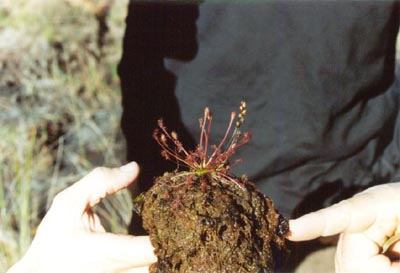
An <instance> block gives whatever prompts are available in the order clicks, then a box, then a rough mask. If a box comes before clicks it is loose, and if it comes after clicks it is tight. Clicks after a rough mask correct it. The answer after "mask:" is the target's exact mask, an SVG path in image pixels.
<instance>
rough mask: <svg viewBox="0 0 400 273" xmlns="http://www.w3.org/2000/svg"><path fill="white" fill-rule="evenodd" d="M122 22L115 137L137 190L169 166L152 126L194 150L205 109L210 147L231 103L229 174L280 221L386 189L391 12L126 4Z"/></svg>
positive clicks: (390, 141)
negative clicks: (250, 185) (241, 142)
mask: <svg viewBox="0 0 400 273" xmlns="http://www.w3.org/2000/svg"><path fill="white" fill-rule="evenodd" d="M126 22H127V29H126V35H125V38H124V51H123V52H124V53H123V56H122V60H121V63H120V65H119V74H120V77H121V86H122V94H123V108H124V111H123V117H122V128H123V131H124V134H125V136H126V139H127V143H128V159H129V160H136V161H138V162H139V164H140V165H141V166H142V168H141V169H142V180H141V181H140V182H141V183H144V184H142V187H143V190H145V189H146V188H147V187H148V186H149V184H145V183H148V182H150V181H151V179H152V177H153V176H155V175H160V174H162V172H163V171H164V170H165V168H166V167H167V166H166V165H165V161H164V159H162V158H161V157H160V148H159V147H158V146H157V144H156V143H155V142H154V140H153V139H152V137H151V135H152V132H153V130H154V129H155V128H156V126H157V123H156V120H157V119H158V118H160V117H163V118H164V120H165V124H166V125H167V127H168V128H169V129H173V130H175V131H176V132H178V133H179V134H180V137H181V138H184V142H185V143H187V145H188V146H191V147H194V145H195V143H196V141H195V140H196V139H198V136H199V125H198V118H199V117H201V116H202V113H203V109H204V107H205V106H209V107H210V108H211V110H212V111H213V114H214V115H213V116H214V121H213V129H212V137H213V141H212V143H219V140H220V139H221V138H222V135H223V133H224V131H225V129H226V127H227V124H228V120H229V117H230V112H231V111H232V110H236V109H237V106H238V105H239V103H240V101H241V100H245V101H246V102H247V105H248V116H247V120H246V123H245V125H244V128H243V130H250V131H252V132H253V139H252V141H251V142H250V144H249V145H246V146H245V147H243V148H242V149H241V151H240V152H239V153H238V156H240V157H241V158H243V160H244V162H243V163H242V164H240V165H238V166H237V167H235V168H234V169H233V172H234V173H235V174H237V175H241V174H242V173H246V174H247V175H248V176H249V177H250V179H251V180H253V181H255V182H256V183H257V184H258V187H259V188H261V189H262V190H263V191H264V193H265V194H266V195H268V196H270V197H271V198H272V199H273V200H274V202H275V203H276V206H277V208H278V210H280V211H281V212H282V213H284V215H285V216H286V217H289V216H290V215H291V214H292V213H293V211H294V209H295V208H296V207H297V208H301V211H300V213H303V212H306V211H310V210H314V209H317V208H319V207H321V206H323V205H325V203H324V202H325V201H326V200H328V199H329V200H330V201H337V200H338V199H340V198H343V197H344V192H345V191H346V190H348V189H358V188H363V187H367V186H370V185H372V184H374V183H382V182H388V181H389V180H392V179H394V175H395V173H396V170H397V169H398V166H399V164H400V161H399V152H400V151H399V138H398V129H399V128H397V129H396V128H395V127H396V119H397V116H398V112H399V105H398V104H399V92H398V84H397V83H396V81H395V74H394V72H395V44H396V43H395V41H396V35H397V31H398V22H399V14H398V6H397V3H392V2H389V1H382V2H380V1H371V2H368V1H354V2H349V1H339V2H335V1H326V2H325V1H311V2H304V1H298V2H296V1H290V2H289V1H266V2H262V1H254V2H253V1H249V2H248V3H247V4H244V1H243V2H241V3H238V2H236V3H232V4H228V3H227V2H224V3H215V2H214V3H213V2H212V3H207V1H205V2H203V3H201V4H199V5H198V4H197V3H194V2H192V3H191V4H182V2H178V3H174V4H171V3H170V4H168V3H167V4H165V2H164V4H162V3H161V2H157V1H156V2H147V1H146V2H138V1H131V4H130V5H129V14H128V17H127V21H126ZM160 168H161V169H160ZM169 168H171V167H169ZM172 168H173V167H172ZM304 200H307V202H302V201H304ZM310 200H312V202H309V201H310ZM304 204H305V206H304ZM311 206H312V207H311Z"/></svg>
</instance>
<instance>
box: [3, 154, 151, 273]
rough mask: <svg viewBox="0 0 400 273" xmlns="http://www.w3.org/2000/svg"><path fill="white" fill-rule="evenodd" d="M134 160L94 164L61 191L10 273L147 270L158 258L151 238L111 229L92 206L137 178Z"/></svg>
mask: <svg viewBox="0 0 400 273" xmlns="http://www.w3.org/2000/svg"><path fill="white" fill-rule="evenodd" d="M138 172H139V168H138V166H137V164H136V163H134V162H132V163H130V164H127V165H125V166H122V167H121V168H115V169H108V168H96V169H95V170H93V171H92V172H90V173H89V174H88V175H87V176H85V177H84V178H82V179H81V180H80V181H78V182H77V183H75V184H74V185H72V186H71V187H69V188H67V189H66V190H64V191H63V192H61V193H59V194H58V195H57V196H56V197H55V198H54V200H53V204H52V206H51V208H50V210H49V211H48V213H47V214H46V216H45V217H44V219H43V221H42V222H41V224H40V225H39V228H38V230H37V234H36V237H35V239H34V240H33V242H32V244H31V246H30V248H29V249H28V251H27V253H26V254H25V256H24V257H23V258H22V259H21V260H20V261H19V262H18V263H17V264H15V265H14V266H13V267H12V268H11V269H10V270H9V271H8V273H19V272H31V273H54V272H57V273H63V272H68V273H70V272H75V273H79V272H82V273H83V272H84V273H91V272H93V273H106V272H148V265H149V264H151V263H154V262H155V261H156V258H155V256H154V254H153V247H152V246H151V244H150V241H149V239H148V237H147V236H142V237H133V236H128V235H118V234H112V233H107V232H106V231H105V230H104V227H103V226H102V225H101V223H100V219H99V217H98V216H97V215H96V214H94V213H93V212H92V211H91V208H92V207H94V206H95V205H97V204H99V203H100V202H101V200H102V199H103V198H105V197H106V196H108V195H112V194H114V193H116V192H118V191H120V190H122V189H124V188H126V187H127V186H128V185H129V184H131V183H132V181H133V180H135V179H136V177H137V175H138Z"/></svg>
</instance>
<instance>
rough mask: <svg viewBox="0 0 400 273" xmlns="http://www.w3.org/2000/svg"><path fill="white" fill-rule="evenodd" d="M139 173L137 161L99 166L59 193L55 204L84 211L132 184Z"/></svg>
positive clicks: (71, 210) (72, 210) (71, 209)
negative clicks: (118, 165) (117, 166)
mask: <svg viewBox="0 0 400 273" xmlns="http://www.w3.org/2000/svg"><path fill="white" fill-rule="evenodd" d="M138 173H139V167H138V165H137V163H136V162H131V163H129V164H127V165H124V166H122V167H120V168H113V169H110V168H105V167H98V168H96V169H94V170H93V171H91V172H90V173H89V174H88V175H86V176H85V177H84V178H82V179H81V180H80V181H78V182H76V183H75V184H74V185H72V186H71V187H69V188H67V189H66V190H64V191H63V192H61V193H59V194H58V195H57V196H56V197H55V199H54V201H53V205H54V204H57V205H60V204H61V206H64V207H67V208H68V210H69V211H70V212H74V211H75V210H74V209H73V208H76V209H78V210H80V211H81V212H84V211H85V210H86V209H87V208H90V207H93V206H95V205H97V204H98V203H99V202H101V200H102V199H103V198H105V197H106V196H108V195H112V194H114V193H116V192H118V191H120V190H122V189H124V188H126V187H127V186H128V185H129V184H131V183H132V182H133V181H134V180H135V179H136V177H137V175H138Z"/></svg>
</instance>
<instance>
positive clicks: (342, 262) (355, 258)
mask: <svg viewBox="0 0 400 273" xmlns="http://www.w3.org/2000/svg"><path fill="white" fill-rule="evenodd" d="M379 252H380V247H379V246H378V245H377V244H376V243H375V242H373V241H371V240H370V239H369V238H368V237H366V236H365V234H363V233H347V234H341V236H340V239H339V242H338V245H337V249H336V258H335V262H336V268H337V272H371V271H369V270H368V267H365V264H366V262H367V261H370V260H371V259H372V258H373V257H375V256H377V255H379ZM383 258H384V257H381V258H379V259H374V261H373V265H374V267H375V266H377V265H379V266H383V265H385V262H387V261H386V260H382V259H383ZM371 266H372V265H371ZM386 266H387V265H386ZM362 270H364V271H362ZM365 270H368V271H365ZM374 272H386V271H380V270H378V271H374Z"/></svg>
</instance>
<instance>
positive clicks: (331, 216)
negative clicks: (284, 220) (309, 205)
mask: <svg viewBox="0 0 400 273" xmlns="http://www.w3.org/2000/svg"><path fill="white" fill-rule="evenodd" d="M399 197H400V183H391V184H385V185H380V186H375V187H372V188H369V189H367V190H365V191H364V192H362V193H360V194H357V195H355V196H354V197H352V198H350V199H348V200H345V201H342V202H340V203H338V204H336V205H333V206H331V207H328V208H326V209H322V210H319V211H317V212H314V213H310V214H307V215H305V216H303V217H301V218H298V219H295V220H290V222H289V226H290V230H291V235H290V236H289V238H288V239H289V240H292V241H307V240H311V239H315V238H318V237H320V236H331V235H335V234H340V239H339V243H338V246H337V250H336V259H335V264H336V272H337V273H377V272H382V273H392V272H393V273H394V272H397V273H398V272H400V263H399V262H398V259H399V257H400V242H399V241H398V240H395V241H394V242H392V244H391V245H390V248H389V250H388V251H387V252H385V253H383V252H382V251H383V249H384V246H385V243H386V242H387V241H388V239H389V238H391V237H392V236H394V235H396V234H399V233H400V198H399ZM393 258H394V259H393Z"/></svg>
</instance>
